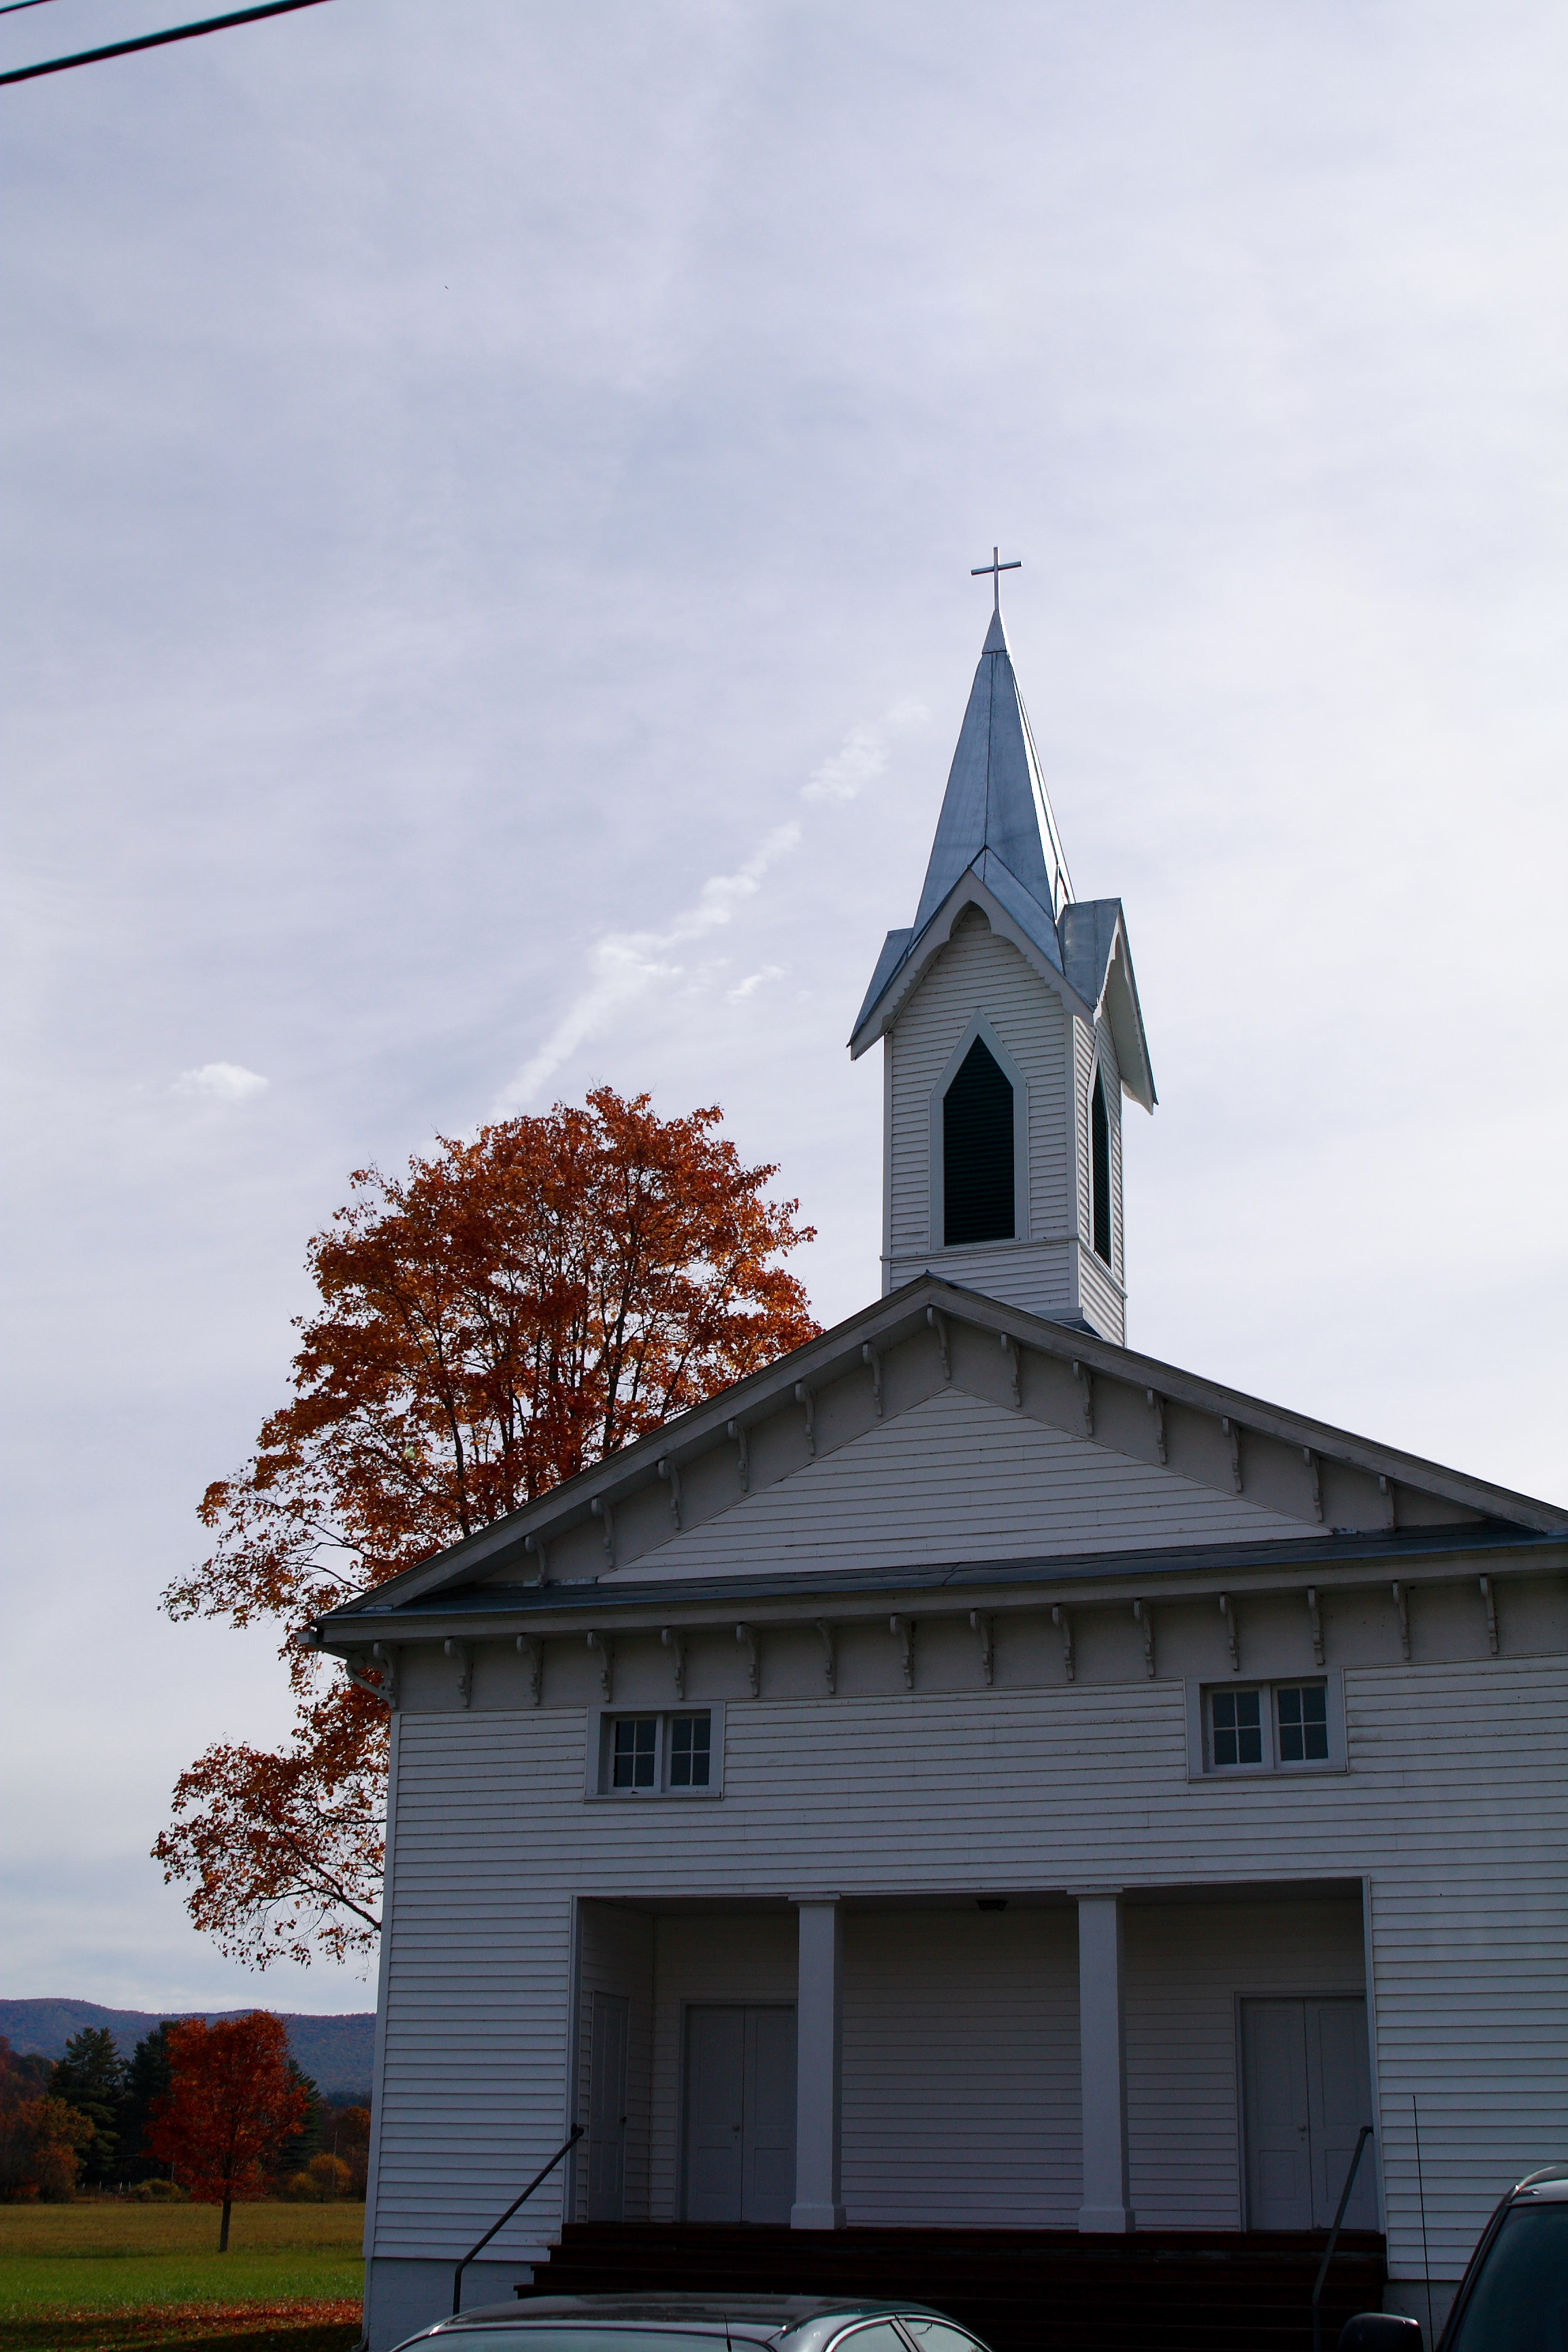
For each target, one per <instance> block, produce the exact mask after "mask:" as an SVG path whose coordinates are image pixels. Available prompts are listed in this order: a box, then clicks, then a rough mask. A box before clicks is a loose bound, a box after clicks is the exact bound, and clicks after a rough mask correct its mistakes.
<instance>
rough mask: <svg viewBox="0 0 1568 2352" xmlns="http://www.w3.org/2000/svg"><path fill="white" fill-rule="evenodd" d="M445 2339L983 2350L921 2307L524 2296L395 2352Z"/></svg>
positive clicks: (540, 2351)
mask: <svg viewBox="0 0 1568 2352" xmlns="http://www.w3.org/2000/svg"><path fill="white" fill-rule="evenodd" d="M450 2337H456V2338H457V2339H458V2340H457V2342H456V2343H455V2344H453V2346H452V2347H451V2352H715V2347H717V2346H722V2345H723V2344H724V2343H725V2342H726V2341H728V2342H729V2343H731V2344H732V2345H735V2346H742V2345H744V2346H748V2347H750V2346H756V2347H763V2346H764V2345H765V2346H767V2347H769V2352H986V2347H985V2346H984V2344H982V2343H981V2341H980V2339H979V2337H978V2336H972V2335H971V2334H970V2332H969V2330H968V2328H967V2327H960V2326H958V2324H957V2323H956V2321H954V2320H952V2319H949V2318H948V2317H947V2316H946V2315H945V2313H943V2312H940V2311H932V2310H931V2309H930V2308H929V2307H928V2306H926V2305H922V2304H918V2303H859V2302H857V2303H846V2302H843V2301H841V2300H840V2301H835V2300H833V2299H832V2298H830V2297H828V2296H825V2295H810V2294H736V2295H730V2296H726V2297H724V2298H722V2299H720V2298H717V2297H715V2296H712V2295H684V2294H671V2295H644V2294H538V2295H530V2296H528V2297H527V2299H526V2300H525V2301H523V2302H520V2303H490V2304H480V2305H476V2306H475V2308H474V2309H473V2310H472V2311H464V2312H459V2313H458V2315H457V2316H456V2317H454V2318H452V2319H438V2320H437V2322H436V2325H435V2326H433V2327H426V2328H422V2329H421V2330H420V2332H419V2334H418V2335H417V2336H409V2337H408V2339H407V2342H406V2343H405V2344H404V2345H400V2346H399V2347H398V2352H410V2347H413V2346H415V2345H419V2344H427V2345H431V2346H434V2347H442V2346H443V2345H444V2344H445V2343H446V2341H447V2339H448V2338H450Z"/></svg>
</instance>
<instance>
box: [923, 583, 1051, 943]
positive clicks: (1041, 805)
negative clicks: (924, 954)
mask: <svg viewBox="0 0 1568 2352" xmlns="http://www.w3.org/2000/svg"><path fill="white" fill-rule="evenodd" d="M971 867H973V869H974V872H975V873H976V874H977V875H978V877H979V878H980V879H981V880H982V881H983V882H984V883H986V884H987V885H988V887H990V888H992V889H993V890H994V891H995V893H996V895H997V897H998V898H1001V899H1002V900H1003V901H1004V903H1005V904H1015V903H1016V893H1017V892H1018V891H1020V890H1022V891H1023V892H1024V893H1025V894H1026V897H1027V898H1030V899H1032V900H1033V901H1034V905H1035V907H1036V908H1038V909H1039V910H1040V912H1041V913H1043V914H1044V916H1045V918H1046V923H1047V926H1048V927H1049V929H1048V930H1047V931H1045V932H1044V933H1043V936H1044V937H1048V938H1049V939H1050V940H1051V942H1052V947H1053V949H1054V947H1055V927H1056V923H1057V919H1058V917H1059V916H1060V914H1061V912H1062V909H1063V908H1064V907H1065V906H1066V905H1067V904H1068V900H1069V899H1070V898H1071V897H1072V883H1071V881H1070V879H1069V877H1068V870H1067V860H1066V859H1065V857H1064V856H1062V845H1061V839H1060V836H1059V835H1058V832H1057V824H1056V819H1055V817H1054V816H1053V815H1052V814H1051V804H1050V801H1049V799H1048V797H1047V793H1046V787H1045V781H1044V779H1043V777H1042V776H1041V774H1040V762H1039V758H1038V755H1037V752H1036V750H1035V739H1034V737H1033V735H1032V734H1031V733H1030V731H1029V719H1028V714H1027V712H1026V710H1025V709H1024V698H1023V697H1022V695H1021V694H1020V693H1019V691H1018V681H1017V678H1016V676H1015V674H1014V670H1013V658H1012V656H1011V654H1010V653H1009V652H1008V650H1007V633H1006V631H1005V628H1004V627H1003V625H1002V614H1001V612H1000V610H997V611H995V612H994V613H993V614H992V616H991V626H990V628H989V629H988V630H987V632H986V636H985V643H984V646H983V647H982V649H981V655H980V666H979V667H978V668H977V669H976V671H975V673H974V684H973V687H972V688H971V689H970V695H969V708H968V709H966V710H965V712H964V714H963V726H962V728H961V729H960V730H959V736H958V749H957V750H956V751H954V753H953V755H952V771H951V772H950V774H949V776H948V780H947V792H946V793H945V795H944V797H943V800H942V814H941V816H940V817H939V818H938V820H937V827H936V839H935V841H934V842H933V843H932V844H931V863H930V865H929V866H927V868H926V878H925V887H924V888H923V889H922V890H921V902H920V906H919V908H918V909H917V910H916V914H915V919H914V923H913V926H912V936H913V937H914V938H916V939H918V938H919V936H920V934H921V931H923V930H924V929H925V927H926V925H927V923H929V922H930V920H931V917H932V916H933V915H934V914H935V913H936V911H937V908H939V907H940V906H941V905H942V901H943V899H944V898H946V897H947V896H948V893H949V892H950V891H951V890H952V887H953V885H954V884H955V883H956V882H957V881H958V880H959V879H960V877H962V876H963V874H964V873H966V872H967V871H968V870H969V869H970V868H971ZM1009 885H1011V886H1012V887H1011V888H1009V887H1008V886H1009ZM1055 961H1058V962H1059V961H1060V958H1059V955H1058V956H1056V957H1055Z"/></svg>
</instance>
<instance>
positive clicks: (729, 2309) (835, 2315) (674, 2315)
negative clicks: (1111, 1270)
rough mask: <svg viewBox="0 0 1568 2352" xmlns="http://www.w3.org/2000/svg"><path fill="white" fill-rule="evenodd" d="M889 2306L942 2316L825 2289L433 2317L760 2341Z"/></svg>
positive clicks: (549, 2297)
mask: <svg viewBox="0 0 1568 2352" xmlns="http://www.w3.org/2000/svg"><path fill="white" fill-rule="evenodd" d="M894 2312H907V2313H909V2314H910V2316H911V2317H914V2318H922V2319H923V2318H931V2319H941V2318H942V2317H944V2316H945V2314H943V2313H942V2312H939V2311H937V2310H935V2309H933V2307H932V2306H931V2305H930V2304H924V2303H916V2302H914V2301H912V2300H911V2301H907V2302H903V2303H889V2302H888V2301H886V2300H885V2299H880V2298H877V2297H867V2296H858V2295H857V2296H845V2295H823V2294H731V2295H712V2294H658V2295H655V2294H531V2295H527V2296H525V2297H524V2298H523V2299H522V2300H521V2302H518V2303H491V2304H479V2305H475V2306H474V2308H473V2309H472V2310H470V2311H465V2312H462V2313H461V2314H459V2315H458V2316H457V2317H455V2318H452V2319H444V2320H441V2321H440V2322H439V2323H438V2330H439V2333H440V2334H442V2335H443V2336H445V2335H459V2334H461V2332H462V2330H463V2329H464V2328H465V2327H474V2326H481V2327H498V2326H499V2327H509V2328H516V2329H518V2330H519V2331H520V2332H523V2333H526V2331H527V2330H528V2328H529V2327H531V2326H539V2325H541V2324H542V2323H549V2324H550V2325H552V2326H562V2325H565V2326H574V2325H575V2326H591V2325H592V2324H593V2323H594V2322H595V2320H599V2321H603V2320H616V2321H621V2322H625V2321H628V2320H631V2321H637V2322H638V2323H640V2324H642V2325H644V2326H650V2327H658V2326H666V2327H694V2328H699V2329H700V2328H704V2327H711V2328H713V2329H714V2330H715V2331H718V2330H723V2331H725V2332H727V2333H731V2334H733V2333H735V2332H737V2331H739V2332H741V2333H742V2334H744V2335H747V2336H755V2337H757V2338H759V2339H761V2340H765V2339H766V2338H768V2337H769V2336H778V2335H783V2334H786V2333H789V2332H791V2331H793V2330H794V2329H795V2328H798V2327H805V2326H808V2325H809V2324H810V2322H811V2321H813V2320H855V2319H885V2318H886V2317H888V2316H889V2314H891V2313H894Z"/></svg>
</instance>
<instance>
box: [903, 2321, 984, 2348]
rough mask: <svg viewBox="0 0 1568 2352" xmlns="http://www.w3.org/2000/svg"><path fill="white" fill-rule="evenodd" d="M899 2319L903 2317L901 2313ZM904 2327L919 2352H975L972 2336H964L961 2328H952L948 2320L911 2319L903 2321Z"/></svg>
mask: <svg viewBox="0 0 1568 2352" xmlns="http://www.w3.org/2000/svg"><path fill="white" fill-rule="evenodd" d="M902 2317H903V2315H902V2313H900V2318H902ZM904 2326H906V2327H907V2328H908V2329H909V2331H910V2335H911V2336H913V2337H914V2339H915V2342H916V2343H917V2344H918V2345H919V2346H920V2347H921V2352H976V2347H975V2342H974V2338H973V2336H966V2335H965V2334H964V2332H963V2328H962V2327H954V2326H952V2323H951V2321H949V2320H945V2319H920V2318H914V2317H911V2318H909V2319H905V2320H904Z"/></svg>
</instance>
